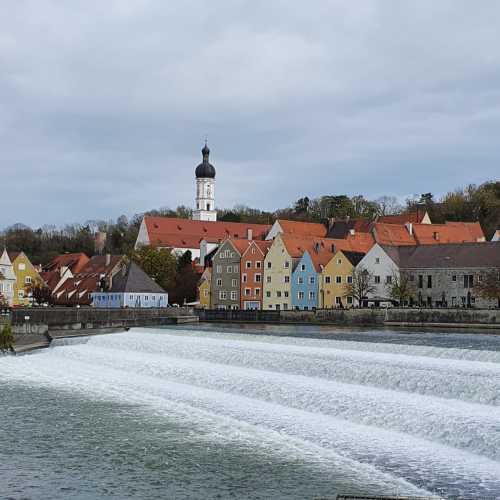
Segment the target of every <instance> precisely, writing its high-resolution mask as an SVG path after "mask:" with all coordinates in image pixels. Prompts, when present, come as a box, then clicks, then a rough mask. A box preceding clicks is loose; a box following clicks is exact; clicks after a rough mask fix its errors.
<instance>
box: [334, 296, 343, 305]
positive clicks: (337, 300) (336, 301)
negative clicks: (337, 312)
mask: <svg viewBox="0 0 500 500" xmlns="http://www.w3.org/2000/svg"><path fill="white" fill-rule="evenodd" d="M335 304H336V305H337V306H340V304H342V299H341V298H340V297H335Z"/></svg>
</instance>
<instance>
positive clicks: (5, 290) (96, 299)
mask: <svg viewBox="0 0 500 500" xmlns="http://www.w3.org/2000/svg"><path fill="white" fill-rule="evenodd" d="M37 291H38V294H37V293H36V292H37ZM0 294H1V296H2V298H3V302H4V304H5V305H7V306H9V307H20V306H29V305H33V304H35V303H36V302H40V303H43V302H47V303H51V304H53V305H58V306H93V307H111V308H119V307H147V308H149V307H167V305H168V294H167V292H166V291H165V290H163V289H162V288H161V287H160V286H159V285H158V284H157V283H155V282H154V281H153V280H152V279H151V278H150V277H149V276H148V275H147V274H146V273H145V272H144V271H143V270H142V269H141V268H140V267H139V266H138V265H137V264H135V263H134V262H130V261H129V260H128V259H127V258H126V257H125V256H124V255H109V254H108V255H96V256H93V257H90V258H89V257H88V256H87V255H85V254H84V253H67V254H62V255H59V256H57V257H55V258H54V259H53V260H52V261H51V262H50V263H49V264H47V265H46V266H44V267H43V268H42V267H38V268H37V266H34V265H33V264H32V263H31V262H30V260H29V259H28V257H27V256H26V255H25V254H24V253H23V252H16V253H8V252H7V251H6V250H4V252H3V254H2V256H1V258H0ZM35 295H37V296H35Z"/></svg>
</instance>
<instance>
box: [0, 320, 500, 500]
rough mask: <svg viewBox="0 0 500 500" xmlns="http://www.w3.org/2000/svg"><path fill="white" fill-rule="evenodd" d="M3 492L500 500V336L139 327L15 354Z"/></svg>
mask: <svg viewBox="0 0 500 500" xmlns="http://www.w3.org/2000/svg"><path fill="white" fill-rule="evenodd" d="M0 381H1V382H0V421H1V423H2V425H1V427H0V429H1V432H0V498H2V499H3V498H12V499H16V500H17V499H47V498H51V499H54V500H58V499H68V498H70V499H81V500H90V499H141V500H142V499H145V500H147V499H151V500H153V499H169V498H174V499H176V498H199V499H211V498H234V499H246V498H248V499H269V498H277V499H280V498H283V499H307V498H311V499H312V498H317V497H328V498H335V495H336V494H337V493H358V494H361V493H363V494H373V495H375V494H379V495H382V494H392V495H404V494H406V495H420V496H424V495H428V496H430V495H435V496H439V497H442V498H452V497H453V498H455V497H459V498H468V499H472V498H477V499H488V498H491V499H493V498H500V336H496V335H491V334H490V335H484V334H458V333H436V332H414V333H408V332H398V331H389V330H378V331H370V330H355V329H333V328H327V327H292V326H283V325H282V326H255V325H253V326H250V327H248V326H247V327H238V326H230V325H229V326H224V327H222V326H220V325H206V326H201V325H200V326H195V327H171V328H161V329H160V328H159V329H140V328H137V329H133V330H131V331H129V332H127V333H121V334H113V335H101V336H94V337H90V338H80V339H73V340H71V341H69V340H66V341H64V340H63V341H58V342H57V343H56V344H54V345H53V346H52V347H50V348H49V349H45V350H42V351H38V352H34V353H32V354H28V355H24V356H17V357H14V356H2V357H0Z"/></svg>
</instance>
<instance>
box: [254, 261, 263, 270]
mask: <svg viewBox="0 0 500 500" xmlns="http://www.w3.org/2000/svg"><path fill="white" fill-rule="evenodd" d="M261 267H262V262H261V261H260V260H256V261H255V269H260V268H261Z"/></svg>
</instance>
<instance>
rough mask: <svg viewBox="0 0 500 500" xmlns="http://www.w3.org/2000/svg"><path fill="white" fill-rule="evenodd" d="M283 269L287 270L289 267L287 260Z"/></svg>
mask: <svg viewBox="0 0 500 500" xmlns="http://www.w3.org/2000/svg"><path fill="white" fill-rule="evenodd" d="M284 265H285V269H288V268H289V267H290V262H288V261H287V260H285V264H284Z"/></svg>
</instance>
